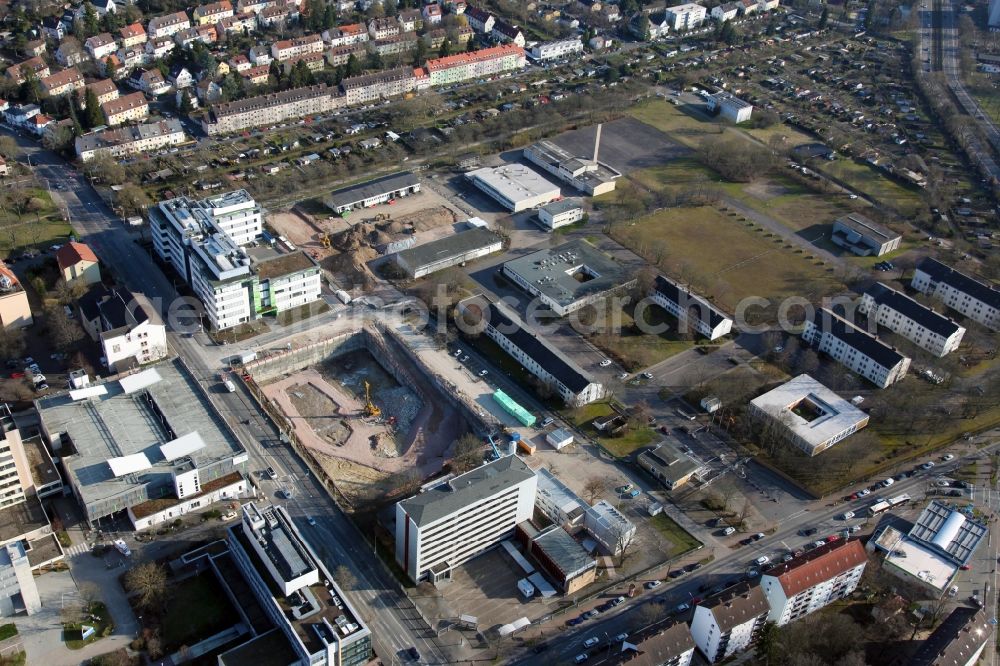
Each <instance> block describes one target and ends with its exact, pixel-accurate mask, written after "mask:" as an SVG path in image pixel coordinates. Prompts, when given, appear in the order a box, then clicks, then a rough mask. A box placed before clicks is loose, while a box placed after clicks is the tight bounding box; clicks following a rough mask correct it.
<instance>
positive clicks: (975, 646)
mask: <svg viewBox="0 0 1000 666" xmlns="http://www.w3.org/2000/svg"><path fill="white" fill-rule="evenodd" d="M994 631H995V625H994V620H992V619H991V618H990V615H989V614H988V613H987V612H984V610H983V609H982V608H970V607H968V606H958V607H957V608H955V610H953V611H952V612H951V613H950V614H949V615H948V617H946V618H945V619H944V621H943V622H941V624H939V625H938V627H937V629H935V630H934V633H932V634H931V635H930V636H928V637H927V638H926V639H925V640H924V642H923V644H922V645H921V646H920V649H919V650H917V652H916V654H914V655H913V656H912V657H911V658H910V660H909V661H908V662H907V666H975V664H978V663H980V657H982V656H983V652H984V651H985V650H986V649H987V646H989V645H991V644H992V642H993V640H994V636H993V633H994Z"/></svg>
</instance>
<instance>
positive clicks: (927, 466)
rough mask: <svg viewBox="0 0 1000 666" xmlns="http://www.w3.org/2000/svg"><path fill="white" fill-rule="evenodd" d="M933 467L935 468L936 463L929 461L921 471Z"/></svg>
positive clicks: (922, 466) (921, 467)
mask: <svg viewBox="0 0 1000 666" xmlns="http://www.w3.org/2000/svg"><path fill="white" fill-rule="evenodd" d="M931 467H934V461H933V460H928V461H927V462H925V463H924V464H923V465H921V466H920V469H924V470H927V469H930V468H931Z"/></svg>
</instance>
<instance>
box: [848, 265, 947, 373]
mask: <svg viewBox="0 0 1000 666" xmlns="http://www.w3.org/2000/svg"><path fill="white" fill-rule="evenodd" d="M858 310H859V311H860V312H862V313H863V314H866V315H868V316H869V317H870V318H874V320H875V322H876V323H877V324H878V325H879V326H884V327H885V328H888V329H889V330H890V331H893V332H894V333H897V334H898V335H901V336H903V337H904V338H906V339H907V340H909V341H910V342H912V343H913V344H915V345H917V346H918V347H920V348H922V349H926V350H927V351H929V352H930V353H932V354H934V355H935V356H938V357H941V356H945V355H946V354H948V353H950V352H953V351H955V350H956V349H958V346H959V345H960V344H961V343H962V336H964V335H965V329H964V328H963V327H961V326H959V325H958V324H956V323H955V322H954V321H952V320H951V319H948V318H947V317H945V316H944V315H942V314H938V313H937V312H934V310H932V309H930V308H929V307H927V306H924V305H921V304H920V303H918V302H916V301H915V300H913V299H912V298H910V297H909V296H907V295H906V294H904V293H902V292H900V291H896V290H895V289H893V288H892V287H890V286H888V285H886V284H883V283H881V282H876V283H875V284H874V285H872V286H871V287H869V288H868V289H867V290H866V291H865V293H864V294H862V295H861V303H860V304H859V305H858Z"/></svg>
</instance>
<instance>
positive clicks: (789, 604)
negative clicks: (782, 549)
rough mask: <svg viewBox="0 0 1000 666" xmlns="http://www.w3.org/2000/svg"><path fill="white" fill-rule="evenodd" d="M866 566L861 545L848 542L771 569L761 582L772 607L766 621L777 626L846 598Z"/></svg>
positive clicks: (866, 561)
mask: <svg viewBox="0 0 1000 666" xmlns="http://www.w3.org/2000/svg"><path fill="white" fill-rule="evenodd" d="M867 564H868V556H867V553H866V552H865V548H864V546H862V545H861V542H860V541H858V540H857V539H850V540H848V541H843V540H841V541H835V542H833V543H829V544H827V545H825V546H820V547H819V548H815V549H813V550H811V551H809V552H807V553H805V554H804V555H801V556H799V557H796V558H795V559H793V560H791V561H790V562H784V563H782V564H778V565H776V566H774V567H771V568H770V569H768V570H767V571H765V572H764V575H763V576H762V577H761V579H760V587H761V589H762V590H763V591H764V595H765V596H766V597H767V601H768V604H769V605H770V607H771V610H770V611H769V612H768V615H767V619H768V621H769V622H774V623H776V624H777V625H778V626H779V627H780V626H783V625H786V624H788V623H789V622H794V621H795V620H798V619H800V618H803V617H805V616H806V615H808V614H809V613H812V612H814V611H817V610H819V609H821V608H823V607H824V606H826V605H828V604H830V603H833V602H834V601H837V600H838V599H845V598H846V597H847V596H849V595H850V594H851V593H852V592H854V590H855V588H857V586H858V582H859V581H860V580H861V574H862V573H864V570H865V565H867Z"/></svg>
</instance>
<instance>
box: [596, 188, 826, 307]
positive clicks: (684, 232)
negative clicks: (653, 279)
mask: <svg viewBox="0 0 1000 666" xmlns="http://www.w3.org/2000/svg"><path fill="white" fill-rule="evenodd" d="M612 235H613V236H614V238H615V240H617V241H618V242H620V243H622V244H623V245H625V246H627V247H629V248H631V249H633V250H634V251H636V252H637V253H639V254H640V255H643V256H646V257H649V256H650V254H651V253H653V252H654V251H656V250H657V248H660V249H662V251H663V253H664V256H663V258H662V260H661V261H660V264H661V265H662V266H664V267H665V270H666V272H668V273H670V274H671V275H672V276H673V277H675V278H677V279H680V280H682V281H685V282H688V283H690V284H691V285H692V287H693V288H694V289H695V291H697V292H699V293H701V294H702V295H703V296H705V297H707V298H708V299H709V300H711V301H713V302H715V303H718V304H719V306H720V307H722V308H723V309H725V310H727V311H729V312H734V311H735V309H736V306H737V304H739V302H740V301H741V300H742V299H745V298H747V297H750V296H757V297H763V298H766V299H768V300H770V301H771V302H772V303H774V302H775V301H777V300H780V299H782V298H785V297H788V296H800V297H804V298H807V299H816V298H818V297H819V296H823V295H828V294H832V293H836V292H839V291H841V290H843V289H844V288H845V287H844V285H843V283H841V282H840V281H839V280H837V279H836V278H835V277H834V273H835V271H834V269H833V267H831V266H827V265H826V264H824V263H823V262H822V261H821V260H820V259H817V258H816V257H815V256H813V255H809V254H807V253H806V252H805V251H803V250H801V249H799V248H792V247H791V246H789V245H788V244H786V243H784V242H783V241H782V240H781V239H779V238H777V237H776V236H773V235H770V232H767V231H763V230H761V229H760V227H753V228H751V227H750V226H748V224H747V223H743V222H739V221H737V220H736V219H735V217H732V216H729V215H727V214H725V213H723V212H721V211H719V210H717V209H715V208H713V207H709V206H703V207H699V208H672V209H667V210H662V211H659V212H657V213H654V214H652V215H649V216H647V217H645V218H643V219H641V220H639V221H637V222H635V223H634V224H631V225H629V226H621V227H617V228H615V229H614V230H613V231H612Z"/></svg>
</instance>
